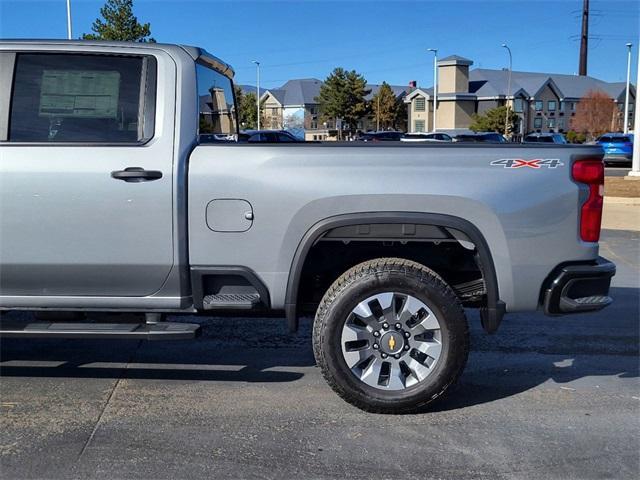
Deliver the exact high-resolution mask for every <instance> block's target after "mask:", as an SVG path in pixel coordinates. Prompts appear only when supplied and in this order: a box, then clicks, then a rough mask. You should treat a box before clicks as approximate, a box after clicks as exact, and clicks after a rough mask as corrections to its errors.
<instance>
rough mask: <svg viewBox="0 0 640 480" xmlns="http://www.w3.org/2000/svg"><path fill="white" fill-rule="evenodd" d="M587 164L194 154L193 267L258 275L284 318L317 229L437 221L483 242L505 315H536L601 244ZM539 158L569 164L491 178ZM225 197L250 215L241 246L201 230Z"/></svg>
mask: <svg viewBox="0 0 640 480" xmlns="http://www.w3.org/2000/svg"><path fill="white" fill-rule="evenodd" d="M588 154H592V155H593V154H595V155H599V149H597V148H593V147H578V148H576V147H561V148H543V149H540V148H524V147H517V148H501V147H475V148H472V147H465V146H460V145H446V146H442V147H441V146H431V145H429V146H418V147H413V146H408V147H406V148H404V147H403V148H400V147H398V146H386V145H375V146H363V147H361V146H351V145H349V146H340V145H317V146H316V145H304V146H299V147H297V148H296V147H293V148H291V147H289V146H276V145H270V146H253V145H234V146H222V145H210V146H209V145H202V146H198V147H196V149H195V150H194V151H193V153H192V154H191V156H190V159H189V175H190V177H189V255H190V263H191V264H192V265H216V264H225V263H226V264H230V265H244V266H247V267H249V268H251V269H252V270H254V271H255V272H257V273H258V275H259V276H260V277H261V278H262V279H263V280H264V282H265V283H266V285H267V287H268V288H269V290H270V293H271V303H272V305H273V306H274V307H276V308H278V307H281V306H282V305H283V304H284V291H285V288H286V282H287V278H288V274H289V268H290V266H291V262H292V259H293V255H294V253H295V250H296V248H297V246H298V243H299V241H300V239H301V238H302V236H303V235H304V233H305V232H306V231H307V230H309V229H310V228H311V227H312V226H313V225H314V224H315V223H317V222H319V221H320V220H323V219H325V218H327V217H331V216H335V215H340V214H347V213H363V212H398V211H400V212H402V211H405V212H429V213H437V214H444V215H451V216H455V217H459V218H463V219H466V220H468V221H470V222H471V223H473V224H474V225H475V226H476V227H477V228H478V229H479V230H480V232H481V233H482V234H483V236H484V237H485V239H486V240H487V243H488V244H489V248H490V250H491V253H492V255H493V260H494V263H495V267H496V271H497V276H498V286H499V291H500V298H501V299H502V300H503V301H504V302H506V304H507V308H508V310H509V311H521V310H531V309H535V308H536V305H537V302H538V295H539V292H540V287H541V285H542V282H543V280H544V279H545V277H546V276H547V275H548V274H549V273H550V272H551V270H553V268H554V267H555V266H556V265H558V264H559V263H561V262H565V261H570V260H585V259H592V258H595V256H596V255H597V245H596V244H591V243H584V242H582V241H580V240H579V238H578V214H577V212H578V205H579V203H580V201H581V199H583V197H582V195H584V194H585V192H584V191H582V190H581V189H580V188H579V187H578V185H576V184H575V183H573V182H572V181H571V180H570V165H571V161H570V156H571V155H588ZM540 157H543V158H559V159H562V162H563V165H562V166H560V167H558V168H555V169H546V168H540V169H531V168H520V169H505V168H501V167H495V166H490V162H491V161H493V160H497V159H500V158H526V159H532V158H540ZM239 165H241V166H242V167H241V168H239ZM230 196H235V197H236V198H244V199H246V200H247V201H249V202H250V203H251V204H252V205H253V207H254V222H253V226H252V227H251V229H250V230H248V231H247V232H244V233H241V234H231V233H216V232H212V231H211V230H210V229H208V228H207V227H206V225H205V224H203V222H202V218H203V212H204V208H205V206H206V205H207V204H208V203H209V202H210V201H211V200H212V199H214V198H226V197H230ZM211 245H215V246H216V248H210V246H211ZM256 245H260V248H256Z"/></svg>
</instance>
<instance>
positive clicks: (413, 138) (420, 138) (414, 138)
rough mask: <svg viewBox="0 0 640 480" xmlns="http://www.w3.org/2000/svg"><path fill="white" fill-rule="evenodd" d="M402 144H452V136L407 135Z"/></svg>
mask: <svg viewBox="0 0 640 480" xmlns="http://www.w3.org/2000/svg"><path fill="white" fill-rule="evenodd" d="M400 141H401V142H452V141H453V139H452V138H451V136H449V135H447V134H446V133H433V132H431V133H406V134H405V135H404V136H403V137H402V138H400Z"/></svg>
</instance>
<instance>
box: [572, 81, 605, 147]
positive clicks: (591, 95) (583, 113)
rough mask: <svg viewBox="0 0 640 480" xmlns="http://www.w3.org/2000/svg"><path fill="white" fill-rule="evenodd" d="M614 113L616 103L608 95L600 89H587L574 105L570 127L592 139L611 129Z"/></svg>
mask: <svg viewBox="0 0 640 480" xmlns="http://www.w3.org/2000/svg"><path fill="white" fill-rule="evenodd" d="M615 113H616V104H615V103H614V101H613V99H612V98H611V97H610V96H609V95H607V94H606V93H605V92H603V91H602V90H589V91H588V92H587V94H586V95H585V96H584V97H583V98H582V100H580V102H578V105H577V106H576V115H575V117H573V118H572V119H571V128H572V129H573V130H575V131H576V132H580V133H584V134H585V135H586V136H587V138H588V139H590V140H593V139H594V138H597V137H599V136H600V135H602V134H603V133H606V132H608V131H610V130H611V128H612V123H613V120H614V116H615Z"/></svg>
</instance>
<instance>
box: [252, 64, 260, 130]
mask: <svg viewBox="0 0 640 480" xmlns="http://www.w3.org/2000/svg"><path fill="white" fill-rule="evenodd" d="M253 63H255V64H256V91H257V93H256V97H257V98H256V103H257V108H258V114H257V117H258V130H260V62H259V61H257V60H254V61H253Z"/></svg>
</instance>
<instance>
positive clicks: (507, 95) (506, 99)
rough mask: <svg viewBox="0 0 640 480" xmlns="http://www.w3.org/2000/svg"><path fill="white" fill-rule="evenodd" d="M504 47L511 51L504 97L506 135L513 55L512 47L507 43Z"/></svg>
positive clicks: (506, 133) (507, 131) (505, 132)
mask: <svg viewBox="0 0 640 480" xmlns="http://www.w3.org/2000/svg"><path fill="white" fill-rule="evenodd" d="M502 48H506V49H507V52H509V77H508V80H507V94H506V95H505V97H504V106H505V109H506V113H505V114H504V115H505V117H504V136H505V137H506V136H508V135H509V104H508V103H507V101H508V99H509V95H510V94H511V68H512V60H513V59H512V57H511V49H510V48H509V46H508V45H507V44H506V43H503V44H502Z"/></svg>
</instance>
